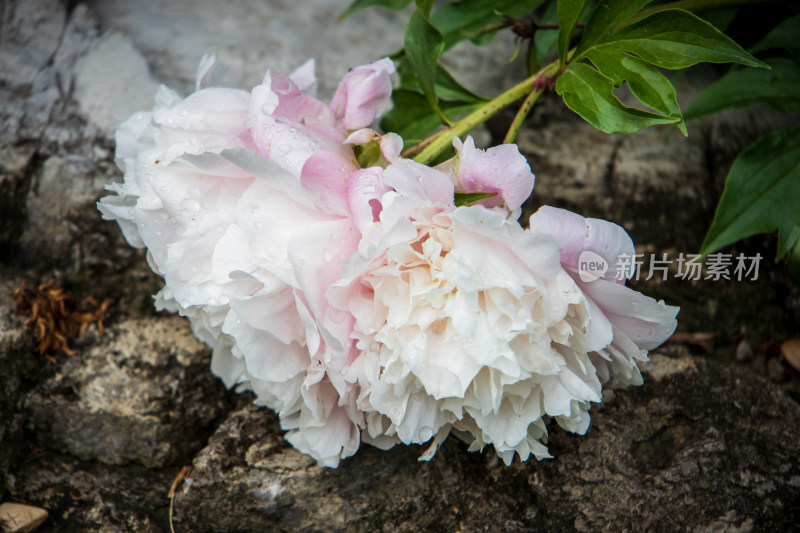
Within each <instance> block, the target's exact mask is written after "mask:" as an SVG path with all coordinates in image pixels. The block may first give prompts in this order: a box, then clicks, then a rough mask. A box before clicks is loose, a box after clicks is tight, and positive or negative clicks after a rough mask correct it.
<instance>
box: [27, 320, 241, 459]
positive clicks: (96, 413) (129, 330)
mask: <svg viewBox="0 0 800 533" xmlns="http://www.w3.org/2000/svg"><path fill="white" fill-rule="evenodd" d="M86 342H87V344H89V346H87V347H86V348H85V349H84V350H83V351H82V353H81V355H80V357H70V358H66V359H64V361H63V362H62V363H61V364H60V365H59V368H58V371H57V372H56V373H54V374H53V375H52V376H49V377H48V379H46V380H45V381H44V382H43V383H41V384H40V385H39V386H37V387H36V388H35V389H34V390H32V391H31V392H30V393H29V394H28V395H27V398H26V400H25V413H26V415H27V416H26V418H27V423H28V425H29V426H30V429H31V431H32V432H33V433H35V434H36V435H37V437H38V443H39V445H40V446H43V447H45V448H48V449H51V450H56V451H59V452H63V453H67V454H70V455H72V456H74V457H77V458H79V459H82V460H84V461H90V460H97V461H100V462H103V463H107V464H114V465H123V464H128V463H138V464H141V465H144V466H148V467H155V468H160V467H163V466H165V465H170V464H180V463H181V462H184V461H186V460H187V459H188V458H190V457H191V453H192V452H194V451H196V450H197V449H199V448H201V447H202V446H203V444H204V443H205V441H206V439H207V438H208V434H209V433H210V428H211V427H212V424H214V423H215V422H216V420H217V418H219V417H220V416H221V415H222V414H223V413H224V412H226V411H227V410H228V409H229V408H230V406H229V401H228V396H227V395H226V394H225V388H224V386H223V385H222V384H221V383H220V382H219V381H218V380H217V379H216V378H215V377H214V376H212V375H211V374H210V373H209V372H208V366H209V364H210V359H211V358H210V352H209V350H208V347H207V346H205V345H204V344H202V343H201V342H200V341H198V340H197V339H196V338H195V337H194V335H192V333H191V331H190V329H189V327H188V324H187V323H186V321H185V320H184V319H182V318H180V317H177V316H158V317H154V318H145V319H137V320H124V321H120V322H118V323H116V324H114V326H112V327H111V328H109V329H108V330H107V331H106V332H105V337H104V338H103V339H97V338H93V339H92V338H87V339H86Z"/></svg>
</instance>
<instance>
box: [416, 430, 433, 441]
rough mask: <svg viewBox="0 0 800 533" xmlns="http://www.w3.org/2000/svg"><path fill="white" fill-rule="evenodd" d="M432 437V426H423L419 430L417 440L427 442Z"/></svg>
mask: <svg viewBox="0 0 800 533" xmlns="http://www.w3.org/2000/svg"><path fill="white" fill-rule="evenodd" d="M431 437H433V428H429V427H423V428H420V430H419V441H420V442H427V441H428V440H430V438H431Z"/></svg>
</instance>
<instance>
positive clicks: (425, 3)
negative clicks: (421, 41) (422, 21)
mask: <svg viewBox="0 0 800 533" xmlns="http://www.w3.org/2000/svg"><path fill="white" fill-rule="evenodd" d="M414 3H415V4H416V5H417V10H419V11H421V12H422V14H423V15H424V16H425V18H426V19H429V18H430V17H431V8H432V7H433V0H414Z"/></svg>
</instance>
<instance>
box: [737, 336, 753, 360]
mask: <svg viewBox="0 0 800 533" xmlns="http://www.w3.org/2000/svg"><path fill="white" fill-rule="evenodd" d="M752 358H753V347H752V346H751V345H750V343H749V342H747V341H746V340H744V339H742V340H741V341H739V344H737V345H736V360H737V361H739V362H740V363H746V362H747V361H749V360H750V359H752Z"/></svg>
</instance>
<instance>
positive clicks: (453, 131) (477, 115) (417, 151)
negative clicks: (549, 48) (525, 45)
mask: <svg viewBox="0 0 800 533" xmlns="http://www.w3.org/2000/svg"><path fill="white" fill-rule="evenodd" d="M557 68H558V62H557V61H554V62H552V63H550V64H549V65H547V66H546V67H544V68H543V69H541V70H539V72H537V73H536V74H534V75H533V76H531V77H529V78H526V79H525V80H523V81H522V82H520V83H518V84H517V85H515V86H514V87H512V88H510V89H509V90H507V91H506V92H504V93H503V94H501V95H500V96H497V97H496V98H494V99H492V100H490V101H489V102H487V103H486V104H484V105H482V106H481V107H479V108H478V109H476V110H475V111H473V112H472V113H470V114H469V115H467V116H466V117H464V118H462V119H461V120H459V121H458V122H455V123H454V124H453V125H452V127H450V128H447V129H444V130H441V131H439V132H437V133H436V134H434V135H433V136H431V137H428V138H427V139H425V140H424V141H422V142H421V143H419V144H417V145H416V146H414V147H413V148H410V149H408V150H406V151H405V152H404V153H403V156H404V157H413V158H414V161H416V162H418V163H423V164H428V163H430V162H431V161H433V160H434V158H436V156H437V155H439V154H440V153H441V152H442V151H443V150H446V149H447V148H448V147H450V146H451V145H452V144H453V138H455V137H459V136H461V135H464V134H465V133H467V132H469V131H470V130H471V129H473V128H475V127H476V126H478V125H480V124H483V123H484V122H486V121H487V120H489V118H491V117H492V116H494V115H495V114H497V113H498V112H499V111H502V110H503V109H505V108H506V107H508V106H510V105H511V104H513V103H514V102H516V101H517V100H519V99H520V98H522V97H524V96H527V95H529V94H531V92H538V93H541V92H542V89H535V90H534V87H535V86H536V81H537V80H538V79H539V78H540V77H543V76H547V75H548V74H549V73H551V71H554V70H555V69H557Z"/></svg>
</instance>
